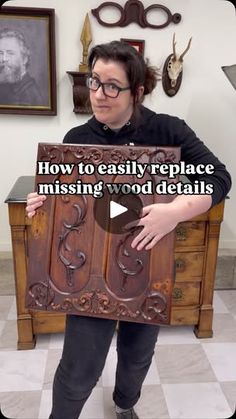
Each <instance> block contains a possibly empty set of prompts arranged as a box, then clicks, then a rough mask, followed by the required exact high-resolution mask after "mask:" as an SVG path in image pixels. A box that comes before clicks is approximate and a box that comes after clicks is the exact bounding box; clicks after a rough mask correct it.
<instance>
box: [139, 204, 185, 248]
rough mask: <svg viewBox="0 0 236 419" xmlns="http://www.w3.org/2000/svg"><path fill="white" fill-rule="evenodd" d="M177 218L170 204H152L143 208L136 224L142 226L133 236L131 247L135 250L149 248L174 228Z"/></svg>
mask: <svg viewBox="0 0 236 419" xmlns="http://www.w3.org/2000/svg"><path fill="white" fill-rule="evenodd" d="M177 224H178V220H177V218H176V216H175V214H174V213H173V211H172V208H171V204H152V205H148V206H147V207H144V208H143V212H142V218H141V219H140V220H139V222H138V224H136V227H137V226H143V229H142V231H141V232H140V233H139V234H138V235H137V237H135V239H134V240H133V241H132V243H131V247H133V248H137V250H142V249H143V248H145V249H146V250H150V249H152V248H153V246H155V244H156V243H157V242H158V241H159V240H161V239H162V237H164V236H165V235H166V234H168V233H170V231H172V230H174V228H175V227H176V225H177Z"/></svg>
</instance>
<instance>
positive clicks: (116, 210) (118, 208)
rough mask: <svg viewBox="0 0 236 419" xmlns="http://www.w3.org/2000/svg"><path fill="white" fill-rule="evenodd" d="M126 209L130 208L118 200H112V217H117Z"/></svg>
mask: <svg viewBox="0 0 236 419" xmlns="http://www.w3.org/2000/svg"><path fill="white" fill-rule="evenodd" d="M126 211H128V208H126V207H124V206H123V205H120V204H117V202H114V201H110V218H115V217H117V216H118V215H120V214H123V213H124V212H126Z"/></svg>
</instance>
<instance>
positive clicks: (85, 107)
mask: <svg viewBox="0 0 236 419" xmlns="http://www.w3.org/2000/svg"><path fill="white" fill-rule="evenodd" d="M67 74H69V76H70V78H71V81H72V90H73V103H74V109H73V112H74V113H80V114H92V113H93V111H92V107H91V103H90V97H89V89H88V87H87V85H86V79H87V77H88V73H84V72H83V71H67Z"/></svg>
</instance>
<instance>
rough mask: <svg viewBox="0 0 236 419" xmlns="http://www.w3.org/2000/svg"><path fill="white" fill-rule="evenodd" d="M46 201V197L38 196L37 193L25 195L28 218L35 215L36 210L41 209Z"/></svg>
mask: <svg viewBox="0 0 236 419" xmlns="http://www.w3.org/2000/svg"><path fill="white" fill-rule="evenodd" d="M45 199H46V195H38V194H37V192H31V193H29V194H28V195H27V206H26V212H27V215H28V217H29V218H32V217H33V216H34V215H35V214H36V209H37V208H39V207H41V206H42V205H43V203H44V201H45Z"/></svg>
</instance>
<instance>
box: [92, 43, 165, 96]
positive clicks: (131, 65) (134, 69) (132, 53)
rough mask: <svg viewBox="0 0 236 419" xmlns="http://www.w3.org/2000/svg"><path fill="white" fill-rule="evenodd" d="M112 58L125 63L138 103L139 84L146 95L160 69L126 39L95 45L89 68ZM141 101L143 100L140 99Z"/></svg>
mask: <svg viewBox="0 0 236 419" xmlns="http://www.w3.org/2000/svg"><path fill="white" fill-rule="evenodd" d="M98 59H102V60H104V61H108V60H112V61H117V62H120V63H122V64H123V66H124V68H125V71H126V75H127V78H128V81H129V84H130V90H131V94H132V95H133V96H134V104H137V102H138V101H139V98H138V96H137V93H138V88H139V86H144V95H147V94H149V93H151V92H152V90H153V89H154V88H155V87H156V84H157V81H158V79H159V73H158V69H157V68H155V67H152V66H149V63H148V61H146V62H145V60H144V58H143V56H142V55H141V54H140V53H139V52H138V51H137V50H136V49H135V48H134V47H132V46H131V45H129V44H128V43H126V42H124V41H112V42H109V43H106V44H100V45H96V46H95V47H93V48H92V49H91V51H90V54H89V57H88V66H89V70H90V71H92V69H93V67H94V65H95V63H96V61H97V60H98ZM140 101H141V100H140Z"/></svg>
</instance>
